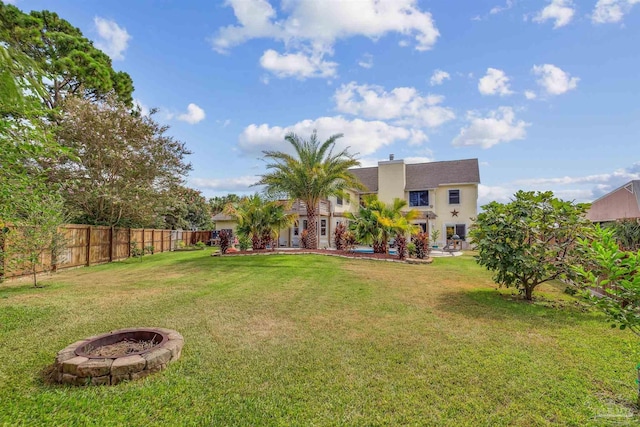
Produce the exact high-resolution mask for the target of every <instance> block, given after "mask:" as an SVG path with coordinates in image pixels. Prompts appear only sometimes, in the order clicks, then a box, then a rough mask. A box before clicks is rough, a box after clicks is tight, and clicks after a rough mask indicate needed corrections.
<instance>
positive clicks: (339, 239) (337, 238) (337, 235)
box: [333, 222, 347, 251]
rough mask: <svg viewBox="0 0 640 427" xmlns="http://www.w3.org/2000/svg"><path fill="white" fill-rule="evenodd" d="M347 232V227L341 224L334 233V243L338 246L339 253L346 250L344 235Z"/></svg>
mask: <svg viewBox="0 0 640 427" xmlns="http://www.w3.org/2000/svg"><path fill="white" fill-rule="evenodd" d="M346 232H347V227H345V225H344V224H343V223H341V222H339V223H338V225H337V226H336V231H334V239H333V241H334V243H335V244H336V249H337V250H339V251H343V250H344V248H345V245H344V233H346Z"/></svg>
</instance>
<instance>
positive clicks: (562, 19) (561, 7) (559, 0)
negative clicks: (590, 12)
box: [533, 0, 576, 28]
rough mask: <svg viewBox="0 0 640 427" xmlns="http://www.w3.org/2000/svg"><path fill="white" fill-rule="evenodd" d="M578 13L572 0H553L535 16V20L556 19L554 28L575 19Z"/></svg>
mask: <svg viewBox="0 0 640 427" xmlns="http://www.w3.org/2000/svg"><path fill="white" fill-rule="evenodd" d="M575 13H576V11H575V9H574V5H573V1H572V0H551V2H550V3H549V4H548V5H547V6H546V7H545V8H544V9H542V10H541V11H540V12H538V13H537V14H536V15H535V16H534V17H533V21H534V22H538V23H544V22H546V21H548V20H552V21H554V24H553V28H560V27H564V26H565V25H567V24H568V23H570V22H571V20H572V19H573V15H574V14H575Z"/></svg>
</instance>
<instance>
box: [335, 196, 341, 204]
mask: <svg viewBox="0 0 640 427" xmlns="http://www.w3.org/2000/svg"><path fill="white" fill-rule="evenodd" d="M336 205H338V206H342V197H340V196H337V197H336Z"/></svg>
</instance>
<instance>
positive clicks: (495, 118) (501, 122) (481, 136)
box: [452, 107, 531, 148]
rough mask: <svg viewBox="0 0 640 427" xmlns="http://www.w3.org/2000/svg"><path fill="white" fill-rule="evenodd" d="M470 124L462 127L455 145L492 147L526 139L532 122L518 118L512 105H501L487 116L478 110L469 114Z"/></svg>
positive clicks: (454, 141)
mask: <svg viewBox="0 0 640 427" xmlns="http://www.w3.org/2000/svg"><path fill="white" fill-rule="evenodd" d="M467 119H468V121H469V125H468V126H467V127H464V128H462V129H460V133H459V134H458V136H456V137H455V138H454V139H453V142H452V144H453V145H454V146H458V147H460V146H474V145H479V146H480V147H482V148H490V147H493V146H494V145H497V144H499V143H501V142H511V141H515V140H519V139H524V138H525V137H526V136H527V127H528V126H530V125H531V123H526V122H524V121H522V120H516V117H515V113H514V112H513V109H512V108H511V107H499V108H498V109H497V110H494V111H491V112H489V114H488V115H487V116H486V117H481V116H479V115H478V114H477V113H476V112H473V111H472V112H469V113H468V114H467Z"/></svg>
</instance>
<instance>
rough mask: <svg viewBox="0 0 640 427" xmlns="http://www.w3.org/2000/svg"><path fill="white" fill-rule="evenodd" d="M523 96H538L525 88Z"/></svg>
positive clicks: (529, 97)
mask: <svg viewBox="0 0 640 427" xmlns="http://www.w3.org/2000/svg"><path fill="white" fill-rule="evenodd" d="M524 96H525V98H527V99H536V98H537V97H538V95H536V93H535V92H534V91H532V90H525V91H524Z"/></svg>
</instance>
